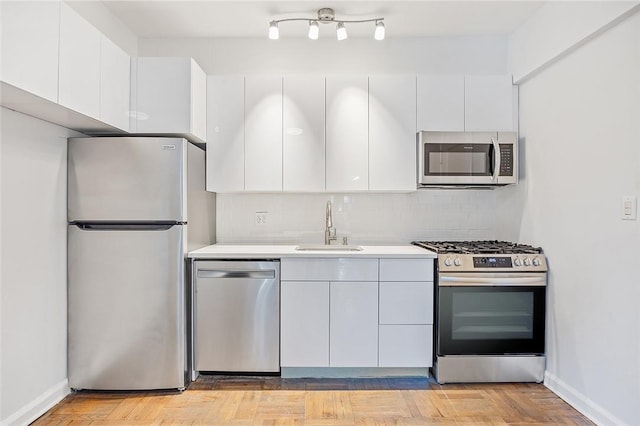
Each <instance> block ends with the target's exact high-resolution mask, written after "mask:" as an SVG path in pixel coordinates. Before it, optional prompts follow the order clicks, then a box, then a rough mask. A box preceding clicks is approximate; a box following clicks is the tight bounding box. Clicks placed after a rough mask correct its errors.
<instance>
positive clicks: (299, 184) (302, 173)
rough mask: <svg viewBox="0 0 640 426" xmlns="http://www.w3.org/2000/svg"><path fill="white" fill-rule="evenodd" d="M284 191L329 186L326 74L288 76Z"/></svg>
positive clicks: (318, 190) (283, 148) (286, 80)
mask: <svg viewBox="0 0 640 426" xmlns="http://www.w3.org/2000/svg"><path fill="white" fill-rule="evenodd" d="M283 93H284V105H283V107H284V115H283V128H284V135H283V137H284V140H283V146H282V150H283V152H282V162H283V164H282V185H283V190H284V191H298V192H322V191H324V188H325V134H324V133H325V127H324V118H325V117H324V113H325V108H324V106H325V78H324V77H323V76H313V75H300V76H286V77H285V78H284V90H283Z"/></svg>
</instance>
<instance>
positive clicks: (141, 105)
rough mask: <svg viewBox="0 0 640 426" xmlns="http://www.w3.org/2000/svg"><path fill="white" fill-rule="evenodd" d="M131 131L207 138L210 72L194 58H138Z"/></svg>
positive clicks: (198, 138)
mask: <svg viewBox="0 0 640 426" xmlns="http://www.w3.org/2000/svg"><path fill="white" fill-rule="evenodd" d="M135 74H136V78H135V90H133V91H132V98H133V99H132V101H131V104H132V107H133V108H134V109H135V114H134V117H133V119H132V120H131V132H133V133H146V134H175V135H183V136H185V137H187V138H189V139H191V140H194V141H196V142H204V141H205V139H206V136H207V135H206V121H207V105H206V91H207V88H206V82H207V79H206V75H205V73H204V71H203V70H202V68H200V66H199V65H198V64H197V63H196V62H195V61H194V60H193V59H191V58H183V57H180V58H170V57H167V58H156V57H144V58H138V59H137V61H136V71H135Z"/></svg>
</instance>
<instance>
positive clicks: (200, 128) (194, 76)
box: [190, 59, 207, 141]
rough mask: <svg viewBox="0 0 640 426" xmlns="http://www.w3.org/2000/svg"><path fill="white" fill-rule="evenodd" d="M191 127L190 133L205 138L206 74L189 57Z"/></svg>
mask: <svg viewBox="0 0 640 426" xmlns="http://www.w3.org/2000/svg"><path fill="white" fill-rule="evenodd" d="M190 61H191V117H190V118H191V126H190V127H191V129H190V133H191V134H192V135H194V136H196V137H197V138H199V139H201V140H203V141H205V140H206V139H207V75H206V74H205V72H204V71H203V70H202V68H200V65H198V63H197V62H196V61H195V60H193V59H191V60H190Z"/></svg>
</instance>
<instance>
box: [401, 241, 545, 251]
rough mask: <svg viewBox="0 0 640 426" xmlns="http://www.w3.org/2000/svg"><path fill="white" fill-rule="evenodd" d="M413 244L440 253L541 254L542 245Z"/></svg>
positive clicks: (453, 242)
mask: <svg viewBox="0 0 640 426" xmlns="http://www.w3.org/2000/svg"><path fill="white" fill-rule="evenodd" d="M411 244H414V245H416V246H420V247H422V248H426V249H427V250H431V251H434V252H436V253H438V254H445V253H457V254H540V253H542V249H541V248H540V247H534V246H530V245H528V244H518V243H512V242H508V241H413V242H412V243H411Z"/></svg>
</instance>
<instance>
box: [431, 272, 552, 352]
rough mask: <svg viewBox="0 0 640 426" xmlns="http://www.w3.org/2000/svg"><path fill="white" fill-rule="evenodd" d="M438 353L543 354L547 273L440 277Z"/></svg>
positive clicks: (449, 275) (463, 274) (442, 274)
mask: <svg viewBox="0 0 640 426" xmlns="http://www.w3.org/2000/svg"><path fill="white" fill-rule="evenodd" d="M438 279H439V284H438V287H437V292H438V295H437V337H436V348H437V350H436V352H437V355H440V356H442V355H507V354H510V355H513V354H516V355H523V354H527V355H542V354H544V345H545V299H546V294H545V293H546V274H544V273H542V274H540V273H520V274H509V273H466V274H465V273H458V274H445V273H441V274H440V275H439V276H438Z"/></svg>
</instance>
